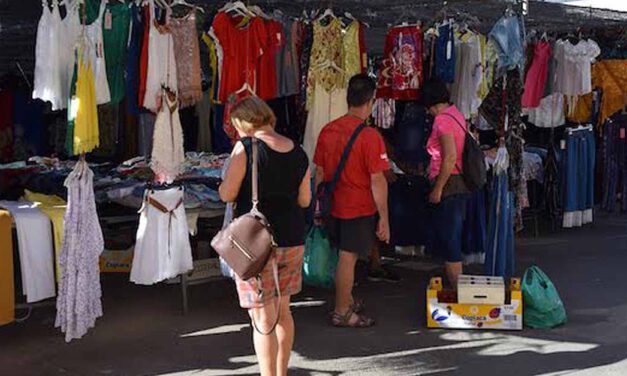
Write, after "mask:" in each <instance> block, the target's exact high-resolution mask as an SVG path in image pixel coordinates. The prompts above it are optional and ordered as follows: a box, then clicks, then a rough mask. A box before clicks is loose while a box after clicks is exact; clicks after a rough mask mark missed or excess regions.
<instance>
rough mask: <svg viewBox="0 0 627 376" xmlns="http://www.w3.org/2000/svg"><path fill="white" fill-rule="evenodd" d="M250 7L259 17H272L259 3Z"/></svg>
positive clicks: (268, 18)
mask: <svg viewBox="0 0 627 376" xmlns="http://www.w3.org/2000/svg"><path fill="white" fill-rule="evenodd" d="M248 9H249V10H250V11H251V12H252V13H253V14H255V16H257V17H261V18H263V19H266V20H271V19H272V17H270V16H268V15H267V14H265V13H264V12H263V10H262V9H261V7H259V5H252V6H250V7H249V8H248Z"/></svg>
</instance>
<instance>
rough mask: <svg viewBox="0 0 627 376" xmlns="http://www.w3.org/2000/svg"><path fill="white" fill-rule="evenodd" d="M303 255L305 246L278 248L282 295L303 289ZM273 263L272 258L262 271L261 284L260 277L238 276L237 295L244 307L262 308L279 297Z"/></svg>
mask: <svg viewBox="0 0 627 376" xmlns="http://www.w3.org/2000/svg"><path fill="white" fill-rule="evenodd" d="M303 255H304V247H303V246H299V247H290V248H277V249H276V262H277V266H278V269H279V288H280V290H281V296H282V297H287V296H292V295H296V294H298V293H299V292H300V290H301V289H302V284H303ZM272 265H273V261H272V259H271V260H270V261H268V264H267V265H266V267H265V268H264V269H263V271H262V272H261V284H260V282H259V280H258V278H251V279H249V280H248V281H243V280H241V279H240V278H239V277H237V276H236V278H235V280H236V285H237V295H238V296H239V305H240V306H241V307H242V308H245V309H251V308H261V307H263V306H265V305H266V304H268V303H271V301H272V300H273V299H274V298H276V297H278V294H277V291H276V283H275V281H274V273H273V270H272Z"/></svg>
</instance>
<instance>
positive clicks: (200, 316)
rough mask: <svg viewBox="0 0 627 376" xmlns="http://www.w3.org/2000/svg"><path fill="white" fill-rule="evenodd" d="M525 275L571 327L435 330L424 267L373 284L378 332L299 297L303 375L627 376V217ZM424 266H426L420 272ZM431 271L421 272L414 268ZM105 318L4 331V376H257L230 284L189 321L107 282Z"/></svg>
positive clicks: (554, 243) (568, 244) (574, 235)
mask: <svg viewBox="0 0 627 376" xmlns="http://www.w3.org/2000/svg"><path fill="white" fill-rule="evenodd" d="M518 261H519V269H520V270H521V271H523V270H524V267H526V266H528V265H530V264H534V263H535V264H537V265H540V266H541V267H542V268H543V269H544V270H545V271H546V272H547V273H548V274H549V275H550V276H551V277H552V279H553V280H554V282H555V284H556V285H557V286H558V289H559V290H560V292H561V294H562V298H563V300H564V302H565V304H566V306H567V309H568V314H569V318H570V322H569V323H568V325H566V326H565V327H562V328H559V329H555V330H550V331H536V330H524V331H523V332H515V333H513V332H478V331H473V332H468V331H440V330H427V329H426V328H425V326H424V321H425V319H424V316H425V313H424V290H425V286H426V282H427V280H428V278H429V275H430V273H433V271H429V270H428V269H429V266H428V265H424V264H418V265H413V264H411V263H410V264H407V263H406V264H404V265H400V266H398V267H397V269H396V270H397V271H399V273H401V274H402V276H403V281H402V283H400V284H398V285H389V284H364V285H362V286H361V287H360V288H359V292H358V293H359V294H360V295H361V296H364V297H365V298H366V300H367V302H368V303H369V307H368V308H369V313H371V314H372V315H373V316H375V317H376V318H377V319H378V320H379V325H378V326H376V327H375V328H372V329H367V330H361V331H355V330H342V329H335V328H331V327H329V326H328V325H326V322H325V320H324V317H325V313H326V312H327V310H328V306H327V305H326V304H327V302H328V301H329V299H330V298H331V296H330V294H329V293H328V292H326V291H321V290H307V291H305V292H304V293H303V294H301V295H300V296H299V297H298V298H297V299H296V304H295V307H294V316H295V319H296V324H297V330H298V333H297V341H296V345H295V349H294V356H293V362H292V366H293V372H292V374H294V375H508V376H516V375H544V376H547V375H595V376H596V375H627V279H626V278H625V265H627V218H625V217H618V216H613V217H606V218H600V219H599V220H598V221H597V224H596V225H595V227H593V228H587V229H583V230H573V231H561V232H559V233H558V234H556V235H543V236H542V237H540V238H538V239H530V238H526V239H522V240H520V241H519V242H518ZM415 266H418V267H415ZM416 269H422V270H416ZM103 288H104V296H105V298H104V309H105V316H104V317H103V318H102V319H100V320H99V321H98V323H97V326H96V328H95V329H94V330H92V331H91V332H90V333H89V334H88V335H87V336H86V337H85V338H84V339H82V340H78V341H74V342H72V343H71V344H65V343H64V342H63V336H62V335H61V333H60V332H58V331H57V330H55V329H54V328H53V323H54V311H53V310H52V309H40V310H37V311H36V312H35V313H34V314H33V316H32V317H31V318H30V319H29V320H28V321H27V322H26V323H24V324H14V325H11V326H6V327H2V328H0V375H11V376H18V375H72V376H73V375H132V376H136V375H154V376H157V375H159V376H165V375H168V376H173V375H176V376H183V375H203V376H208V375H253V374H255V373H256V367H255V365H254V363H255V358H254V356H253V349H252V344H251V341H250V336H251V330H250V328H249V326H248V325H247V323H246V316H245V314H244V313H243V312H242V311H241V310H239V309H238V308H237V306H236V299H235V295H234V291H233V288H232V287H231V286H230V285H229V284H228V283H226V282H216V283H214V284H212V285H204V286H195V287H192V290H191V302H190V305H191V312H190V314H189V315H187V316H182V315H181V313H180V307H179V295H178V290H177V288H176V287H175V286H165V285H164V286H156V287H148V288H146V287H138V286H133V285H131V284H130V283H128V282H126V281H125V280H124V279H122V278H119V277H118V278H112V277H111V276H107V278H106V279H105V280H104V282H103Z"/></svg>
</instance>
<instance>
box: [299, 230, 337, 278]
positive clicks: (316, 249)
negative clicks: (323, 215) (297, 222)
mask: <svg viewBox="0 0 627 376" xmlns="http://www.w3.org/2000/svg"><path fill="white" fill-rule="evenodd" d="M338 258H339V256H338V254H337V250H336V249H335V248H334V247H333V246H332V245H331V242H330V241H329V238H328V237H327V234H326V232H325V231H324V229H323V228H322V227H320V226H317V225H314V226H312V227H311V229H310V230H309V233H308V234H307V239H305V256H304V262H303V282H304V283H305V284H307V285H309V286H317V287H325V288H332V287H333V286H334V285H335V271H336V269H337V262H338Z"/></svg>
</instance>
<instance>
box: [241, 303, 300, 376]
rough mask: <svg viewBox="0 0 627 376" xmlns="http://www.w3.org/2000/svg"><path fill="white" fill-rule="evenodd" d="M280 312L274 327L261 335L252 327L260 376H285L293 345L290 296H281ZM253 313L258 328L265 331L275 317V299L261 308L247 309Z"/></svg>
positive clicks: (270, 326)
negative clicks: (270, 331)
mask: <svg viewBox="0 0 627 376" xmlns="http://www.w3.org/2000/svg"><path fill="white" fill-rule="evenodd" d="M280 309H281V314H280V316H279V323H278V324H277V327H276V329H275V330H274V331H273V332H272V333H270V334H268V335H263V334H260V333H258V332H257V331H256V330H254V329H253V342H254V344H255V353H256V354H257V361H258V362H259V369H260V371H261V375H262V376H286V375H287V369H288V365H289V361H290V354H291V352H292V346H293V345H294V319H293V318H292V312H291V311H290V297H289V296H286V297H282V298H281V308H280ZM249 314H251V315H254V319H255V323H256V325H257V327H258V328H259V330H261V331H262V332H264V333H266V332H268V331H269V330H270V329H271V328H272V325H273V324H274V320H275V319H276V300H274V301H273V302H272V303H268V304H266V305H265V306H264V307H263V308H254V309H251V310H250V311H249Z"/></svg>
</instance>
